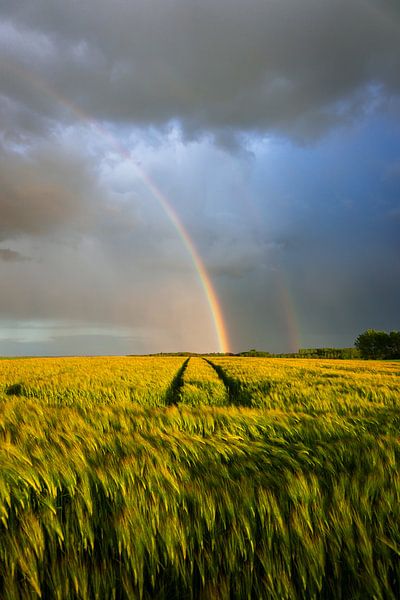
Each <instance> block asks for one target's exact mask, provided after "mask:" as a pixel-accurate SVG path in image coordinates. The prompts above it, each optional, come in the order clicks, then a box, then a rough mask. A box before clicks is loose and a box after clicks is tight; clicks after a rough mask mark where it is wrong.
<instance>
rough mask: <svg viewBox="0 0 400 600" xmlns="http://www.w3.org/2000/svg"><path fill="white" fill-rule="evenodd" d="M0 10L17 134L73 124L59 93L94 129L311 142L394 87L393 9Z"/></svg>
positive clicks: (312, 0)
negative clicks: (122, 127) (101, 123)
mask: <svg viewBox="0 0 400 600" xmlns="http://www.w3.org/2000/svg"><path fill="white" fill-rule="evenodd" d="M0 15H2V17H3V24H2V28H1V35H0V40H2V46H3V48H2V59H1V61H0V69H1V75H2V93H3V100H4V102H3V108H2V111H3V112H4V111H8V113H9V118H10V119H11V118H12V117H13V119H14V125H15V128H16V130H19V128H24V127H26V128H27V129H30V130H34V129H35V127H37V128H38V129H40V128H41V127H46V123H47V119H48V118H50V119H52V118H54V119H60V118H63V119H65V118H72V119H74V120H75V119H76V118H79V115H77V113H76V112H74V109H73V108H72V109H71V106H70V105H68V102H65V101H63V100H62V98H65V99H67V100H70V101H71V102H73V103H74V104H75V105H76V106H77V107H79V108H80V109H82V110H83V111H85V112H86V113H87V115H90V117H93V118H96V119H100V120H108V121H121V122H126V123H136V124H139V125H149V124H151V125H153V126H154V125H156V126H157V125H158V126H161V125H162V124H165V123H168V122H170V121H178V122H179V123H180V124H181V125H182V127H183V130H184V132H185V133H186V134H187V135H189V136H193V135H197V134H199V133H201V132H211V133H214V134H215V135H216V136H217V138H219V139H225V141H226V140H229V136H230V135H234V134H235V132H240V131H242V132H243V131H254V130H256V131H262V130H268V129H271V130H273V131H280V132H283V133H285V134H287V135H291V136H295V137H297V138H303V139H306V138H310V137H313V136H315V135H319V134H320V133H321V132H323V131H325V130H326V129H327V128H329V127H331V126H333V125H335V124H337V123H339V122H347V121H348V120H351V119H353V118H355V117H358V116H359V115H360V114H362V113H363V112H365V111H369V110H371V108H372V107H373V106H376V105H377V104H379V103H381V102H384V101H385V95H386V94H388V95H391V96H393V94H394V95H398V93H399V91H400V75H399V74H400V52H399V49H400V48H399V36H400V11H399V9H398V5H397V4H396V3H395V2H391V1H389V0H383V1H381V2H379V3H378V2H374V1H373V0H329V1H328V0H323V1H321V0H302V2H297V1H295V0H279V2H278V1H277V0H269V1H265V0H250V1H249V2H245V3H243V2H239V1H238V0H234V1H232V0H229V1H228V0H223V1H221V2H214V1H211V0H205V1H202V2H197V1H195V0H189V1H188V0H169V1H167V2H165V0H154V1H153V2H151V3H149V2H147V1H145V0H139V1H136V2H134V3H127V2H123V1H122V0H121V1H120V2H116V3H115V2H114V3H109V2H106V1H105V0H103V1H102V2H99V1H98V0H96V1H94V0H93V1H89V0H86V1H85V2H83V3H81V4H79V5H78V4H76V3H68V2H65V3H61V4H60V3H54V2H50V1H46V0H29V1H28V0H25V1H21V2H18V3H17V4H16V3H15V2H10V3H4V2H3V3H2V9H1V12H0ZM11 113H13V114H11ZM81 118H82V115H81Z"/></svg>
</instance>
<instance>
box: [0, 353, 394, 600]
mask: <svg viewBox="0 0 400 600" xmlns="http://www.w3.org/2000/svg"><path fill="white" fill-rule="evenodd" d="M210 360H211V362H212V364H213V365H215V368H214V367H213V366H211V365H210V363H209V362H206V361H205V360H203V359H200V358H195V359H194V358H191V359H190V360H189V361H188V362H185V361H184V359H182V358H102V359H100V358H99V359H97V358H96V359H94V358H93V359H46V360H45V359H41V360H35V359H29V360H18V361H1V362H0V390H1V393H0V597H1V598H2V599H3V598H4V599H5V600H20V599H21V600H28V599H29V600H31V599H32V600H33V599H35V600H37V599H38V598H44V599H46V600H47V599H49V600H50V599H51V600H52V599H55V600H70V599H71V600H75V599H76V600H78V599H79V600H89V599H96V598H98V599H99V600H102V599H107V600H108V599H110V600H112V599H115V600H131V599H133V600H135V599H136V598H137V599H141V598H143V599H146V600H150V599H153V598H155V599H156V598H158V599H160V600H161V599H163V600H167V599H168V600H170V599H171V600H174V599H176V600H178V599H179V600H180V599H182V600H183V599H189V600H190V599H193V600H194V599H196V600H197V599H199V600H200V599H201V600H206V599H210V600H211V599H212V600H213V599H216V600H217V599H220V600H230V599H231V598H232V599H234V600H235V599H237V600H241V599H266V600H268V599H273V600H292V599H293V600H296V599H304V600H305V599H336V598H339V599H343V600H345V599H346V600H348V599H350V600H351V599H360V600H361V599H368V598H371V599H372V598H376V599H381V600H386V599H389V600H390V599H393V600H395V599H397V598H399V597H400V470H399V458H400V445H399V441H398V431H399V427H400V412H399V404H400V398H399V386H398V382H399V375H400V365H399V363H397V364H396V363H379V362H374V363H372V362H371V363H369V362H368V363H362V362H356V361H354V362H350V361H349V362H347V363H345V362H341V363H332V362H331V361H310V362H309V363H308V364H307V365H306V364H305V362H304V360H302V361H301V363H300V362H297V361H290V360H289V361H285V360H275V361H274V360H272V359H262V360H258V359H247V360H245V359H235V358H230V359H225V358H212V359H210ZM257 373H258V375H257ZM257 377H258V378H257ZM313 380H314V382H315V390H316V391H317V394H316V395H315V396H314V397H312V391H313V389H314V388H313V387H312V381H313ZM374 380H375V381H376V385H375V387H374ZM268 381H270V384H271V386H270V387H268V386H267V382H268ZM257 382H258V385H257ZM279 382H280V383H281V388H279ZM288 383H291V385H287V384H288ZM345 384H346V385H345ZM396 386H397V387H396ZM279 389H280V390H281V392H280V395H279V393H278V392H279ZM307 389H308V391H309V397H307V396H306V393H305V390H307ZM324 390H325V398H324V395H323V391H324ZM371 392H374V394H375V395H374V394H372V395H371ZM335 394H336V397H337V398H336V401H335V400H334V395H335ZM299 398H301V401H300V400H299ZM396 398H397V401H396ZM291 403H292V404H291ZM343 407H344V408H343ZM350 408H352V409H351V410H350Z"/></svg>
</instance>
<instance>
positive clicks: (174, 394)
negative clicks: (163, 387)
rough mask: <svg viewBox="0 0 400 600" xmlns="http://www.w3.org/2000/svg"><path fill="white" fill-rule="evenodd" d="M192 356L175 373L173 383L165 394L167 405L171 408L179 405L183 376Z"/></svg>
mask: <svg viewBox="0 0 400 600" xmlns="http://www.w3.org/2000/svg"><path fill="white" fill-rule="evenodd" d="M189 360H190V356H189V358H187V359H186V360H185V361H184V363H183V364H182V366H180V367H179V369H178V370H177V372H176V373H175V377H174V378H173V380H172V381H171V385H170V386H169V388H168V390H167V393H166V394H165V405H166V406H171V405H172V404H178V402H179V401H180V398H181V389H182V387H183V383H184V382H183V375H184V373H185V371H186V369H187V366H188V364H189Z"/></svg>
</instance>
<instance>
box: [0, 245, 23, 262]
mask: <svg viewBox="0 0 400 600" xmlns="http://www.w3.org/2000/svg"><path fill="white" fill-rule="evenodd" d="M0 260H4V261H5V262H21V261H24V260H29V258H28V257H27V256H24V255H23V254H21V253H20V252H17V251H16V250H11V249H10V248H0Z"/></svg>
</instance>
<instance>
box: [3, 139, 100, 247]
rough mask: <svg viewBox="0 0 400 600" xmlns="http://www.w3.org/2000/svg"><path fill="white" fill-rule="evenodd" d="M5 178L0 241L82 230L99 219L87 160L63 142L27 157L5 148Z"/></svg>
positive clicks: (49, 145) (41, 148)
mask: <svg viewBox="0 0 400 600" xmlns="http://www.w3.org/2000/svg"><path fill="white" fill-rule="evenodd" d="M0 180H1V187H0V215H1V219H0V240H1V239H3V240H4V239H11V238H16V237H19V236H23V235H29V236H34V237H37V236H43V235H47V234H55V233H57V232H58V233H60V232H62V231H63V230H64V231H65V230H66V229H69V230H70V232H73V230H74V229H75V230H76V231H79V230H82V229H85V227H86V228H87V227H88V226H89V224H90V222H91V221H92V220H93V218H94V217H93V214H94V206H93V197H94V195H95V190H96V184H95V180H94V177H93V174H91V173H90V167H89V164H88V161H87V160H84V159H83V157H82V156H79V155H77V154H72V153H71V152H70V151H68V150H67V149H66V148H62V147H61V146H60V145H59V144H56V143H53V144H46V145H43V146H42V147H39V148H36V149H34V150H33V151H32V152H31V153H29V154H25V155H22V156H21V155H16V154H13V153H6V152H3V153H2V156H1V162H0ZM99 205H100V206H101V202H99Z"/></svg>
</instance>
